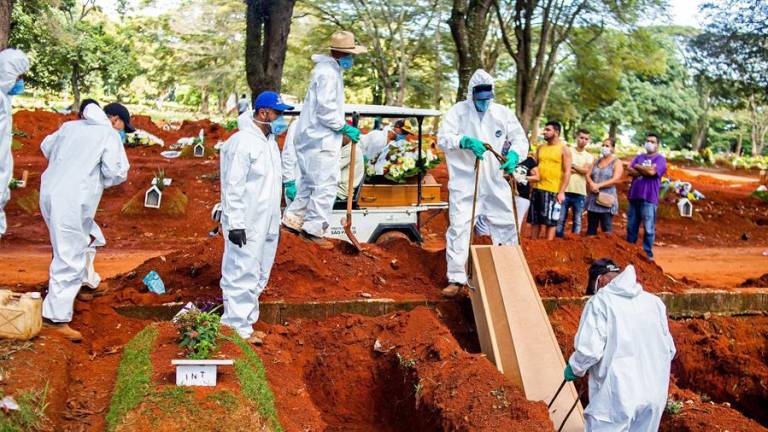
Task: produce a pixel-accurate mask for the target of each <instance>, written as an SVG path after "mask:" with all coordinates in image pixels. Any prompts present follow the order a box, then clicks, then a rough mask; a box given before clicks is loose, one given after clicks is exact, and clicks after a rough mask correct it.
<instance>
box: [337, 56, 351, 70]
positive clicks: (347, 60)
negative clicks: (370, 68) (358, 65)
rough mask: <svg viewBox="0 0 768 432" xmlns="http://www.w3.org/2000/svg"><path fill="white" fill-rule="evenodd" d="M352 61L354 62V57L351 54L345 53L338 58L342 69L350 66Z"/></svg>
mask: <svg viewBox="0 0 768 432" xmlns="http://www.w3.org/2000/svg"><path fill="white" fill-rule="evenodd" d="M353 63H354V57H353V56H352V54H350V55H346V56H344V57H342V58H340V59H339V66H340V67H341V68H342V69H344V70H347V69H349V68H351V67H352V64H353Z"/></svg>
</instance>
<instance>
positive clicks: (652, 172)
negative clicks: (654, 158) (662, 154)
mask: <svg viewBox="0 0 768 432" xmlns="http://www.w3.org/2000/svg"><path fill="white" fill-rule="evenodd" d="M635 170H636V171H637V172H638V173H640V175H642V176H644V177H655V176H656V174H657V172H656V164H653V165H651V166H642V165H635Z"/></svg>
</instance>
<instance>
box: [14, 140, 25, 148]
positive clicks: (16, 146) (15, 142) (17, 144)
mask: <svg viewBox="0 0 768 432" xmlns="http://www.w3.org/2000/svg"><path fill="white" fill-rule="evenodd" d="M22 147H24V144H22V142H21V141H16V140H13V141H11V150H13V151H19V150H21V148H22Z"/></svg>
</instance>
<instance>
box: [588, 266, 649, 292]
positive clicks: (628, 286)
mask: <svg viewBox="0 0 768 432" xmlns="http://www.w3.org/2000/svg"><path fill="white" fill-rule="evenodd" d="M603 291H604V292H605V294H604V295H608V294H612V295H619V296H622V297H628V298H632V297H637V296H638V295H639V294H640V293H641V292H643V287H642V285H640V284H639V283H637V275H636V274H635V266H633V265H628V266H627V268H625V269H624V271H623V272H621V273H619V275H618V276H616V277H615V278H614V279H613V280H612V281H611V282H610V283H608V285H606V286H604V287H602V288H601V289H599V290H598V292H597V293H598V294H600V292H603Z"/></svg>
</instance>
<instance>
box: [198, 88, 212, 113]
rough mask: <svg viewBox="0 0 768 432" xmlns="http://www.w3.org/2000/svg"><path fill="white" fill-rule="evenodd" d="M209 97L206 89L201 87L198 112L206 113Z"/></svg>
mask: <svg viewBox="0 0 768 432" xmlns="http://www.w3.org/2000/svg"><path fill="white" fill-rule="evenodd" d="M209 98H210V94H209V93H208V89H207V88H204V89H203V96H202V98H201V99H200V112H201V113H203V114H208V111H209Z"/></svg>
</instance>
